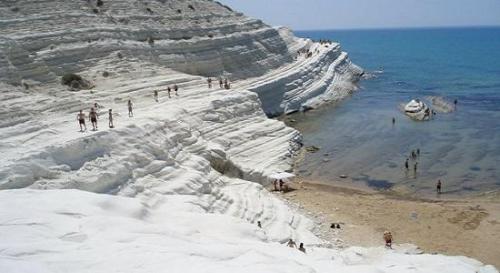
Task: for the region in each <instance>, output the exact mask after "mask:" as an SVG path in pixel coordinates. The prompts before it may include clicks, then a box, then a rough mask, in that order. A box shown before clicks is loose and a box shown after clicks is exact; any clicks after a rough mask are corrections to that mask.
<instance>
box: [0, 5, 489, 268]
mask: <svg viewBox="0 0 500 273" xmlns="http://www.w3.org/2000/svg"><path fill="white" fill-rule="evenodd" d="M301 49H309V50H311V51H312V52H314V54H313V55H312V56H311V57H310V58H305V57H304V56H297V51H298V50H301ZM68 73H77V74H79V75H81V76H83V77H84V78H85V79H87V80H89V81H90V82H91V83H92V85H93V86H94V87H93V88H91V89H85V90H79V91H72V90H70V88H69V87H68V86H65V85H62V84H61V77H62V76H64V75H66V74H68ZM361 73H362V70H361V69H360V68H358V67H357V66H356V65H354V64H352V63H351V62H350V60H349V58H348V56H347V54H346V53H345V52H342V50H341V48H340V46H339V45H338V44H331V45H329V46H328V47H326V46H325V45H320V44H317V43H313V42H311V41H310V40H307V39H300V38H296V37H294V36H293V34H292V33H291V32H290V31H289V30H287V29H285V28H279V29H275V28H272V27H269V26H267V25H266V24H264V23H263V22H261V21H260V20H256V19H252V18H249V17H246V16H244V15H243V14H241V13H238V12H234V11H232V10H231V9H230V8H228V7H226V6H223V5H221V4H219V3H218V2H215V1H208V0H207V1H202V0H192V1H188V0H168V1H167V0H149V1H146V0H104V1H95V0H64V1H63V0H61V1H55V0H52V1H49V0H37V1H30V0H17V1H14V0H6V1H1V2H0V96H1V100H0V109H1V110H0V139H1V142H0V153H1V155H2V156H1V157H0V189H1V191H0V272H110V271H113V272H163V271H167V272H305V271H307V272H332V271H336V272H454V273H455V272H482V273H487V272H498V271H497V270H496V269H495V268H493V267H492V266H487V265H483V264H481V263H480V262H478V261H475V260H472V259H469V258H465V257H447V256H442V255H427V254H421V255H417V254H412V253H414V252H413V251H412V248H411V247H404V246H401V247H398V248H396V250H386V249H383V248H371V249H365V248H357V247H351V248H348V249H344V250H342V249H338V248H336V247H335V245H332V244H330V243H329V242H325V241H323V240H321V239H319V238H318V237H316V236H315V235H314V226H315V225H316V224H317V223H315V222H314V221H312V220H310V219H308V218H307V217H304V216H302V215H300V214H299V213H297V212H296V211H294V210H293V209H291V208H290V207H289V206H288V205H287V204H286V203H284V202H283V201H282V200H281V199H279V198H278V197H276V195H275V194H272V193H270V192H269V191H268V190H266V189H265V188H264V186H265V185H266V178H267V177H268V175H269V174H271V173H273V172H275V171H286V170H290V168H291V160H292V156H293V154H294V152H295V151H296V150H297V149H298V148H299V146H300V134H299V133H298V132H297V131H295V130H294V129H291V128H289V127H287V126H285V125H284V124H283V123H282V122H280V121H277V120H273V119H269V118H268V116H272V115H277V114H280V113H289V112H293V111H297V110H301V109H303V108H307V107H315V106H317V105H319V104H322V103H324V102H328V101H335V100H339V99H342V98H344V97H345V96H346V95H347V94H349V93H350V92H352V91H353V90H354V87H355V82H356V81H357V80H358V78H359V76H360V74H361ZM220 75H222V76H223V77H227V78H229V79H230V80H231V82H232V86H231V87H232V88H231V89H230V90H226V89H221V88H219V86H218V83H217V82H215V81H214V87H213V88H211V89H209V88H208V87H207V82H206V80H207V78H206V77H208V76H211V77H218V76H220ZM214 80H215V79H214ZM174 84H176V85H178V86H179V96H176V95H175V94H174V93H173V92H172V98H168V96H167V94H166V92H165V91H164V90H165V89H166V88H167V86H173V85H174ZM154 90H162V91H161V92H160V100H159V102H155V101H154V99H153V91H154ZM129 99H131V100H132V102H133V104H134V117H131V118H129V117H128V116H127V101H128V100H129ZM94 103H98V104H99V105H101V106H102V108H100V109H99V114H100V116H99V130H98V131H95V132H94V131H87V132H84V133H81V132H78V130H79V128H78V125H77V121H76V114H77V112H78V111H79V110H80V109H84V110H85V112H88V109H89V108H90V107H91V106H93V105H94ZM110 108H112V109H113V111H114V123H115V128H113V129H108V128H107V110H108V109H110ZM87 127H89V128H90V124H88V122H87ZM257 221H261V223H262V228H258V227H257V226H256V222H257ZM289 238H294V239H295V240H296V241H298V242H304V243H305V244H306V247H307V248H308V253H307V254H303V253H301V252H298V251H297V250H295V249H291V248H288V247H285V246H284V245H282V244H281V243H284V242H285V241H287V240H288V239H289Z"/></svg>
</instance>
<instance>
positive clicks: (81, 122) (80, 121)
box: [76, 110, 87, 132]
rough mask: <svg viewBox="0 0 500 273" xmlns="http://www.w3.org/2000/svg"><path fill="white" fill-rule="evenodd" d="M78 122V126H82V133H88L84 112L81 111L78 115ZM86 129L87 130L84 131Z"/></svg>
mask: <svg viewBox="0 0 500 273" xmlns="http://www.w3.org/2000/svg"><path fill="white" fill-rule="evenodd" d="M76 120H78V124H79V125H80V132H83V131H87V125H85V114H84V113H83V110H80V113H78V115H76ZM83 128H85V130H83Z"/></svg>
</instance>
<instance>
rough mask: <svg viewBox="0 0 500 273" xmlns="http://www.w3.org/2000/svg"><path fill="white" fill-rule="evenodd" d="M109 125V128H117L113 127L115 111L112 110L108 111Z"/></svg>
mask: <svg viewBox="0 0 500 273" xmlns="http://www.w3.org/2000/svg"><path fill="white" fill-rule="evenodd" d="M108 120H109V121H108V125H109V128H114V127H115V126H114V125H113V110H112V109H109V110H108Z"/></svg>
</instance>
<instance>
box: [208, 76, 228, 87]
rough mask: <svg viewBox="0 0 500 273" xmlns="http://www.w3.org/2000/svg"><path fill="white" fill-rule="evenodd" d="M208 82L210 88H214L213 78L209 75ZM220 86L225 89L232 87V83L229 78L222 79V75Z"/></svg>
mask: <svg viewBox="0 0 500 273" xmlns="http://www.w3.org/2000/svg"><path fill="white" fill-rule="evenodd" d="M207 83H208V88H212V78H210V77H208V79H207ZM219 87H220V88H223V89H231V84H230V83H229V80H228V79H227V78H224V79H222V77H219Z"/></svg>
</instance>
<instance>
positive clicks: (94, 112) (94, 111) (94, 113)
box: [76, 100, 134, 132]
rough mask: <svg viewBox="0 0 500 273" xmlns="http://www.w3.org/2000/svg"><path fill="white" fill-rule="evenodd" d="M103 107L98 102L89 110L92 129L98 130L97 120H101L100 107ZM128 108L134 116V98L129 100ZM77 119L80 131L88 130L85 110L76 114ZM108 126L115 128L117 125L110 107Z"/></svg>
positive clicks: (131, 115)
mask: <svg viewBox="0 0 500 273" xmlns="http://www.w3.org/2000/svg"><path fill="white" fill-rule="evenodd" d="M100 108H102V106H101V105H99V104H98V103H97V102H96V103H94V107H91V108H90V111H89V122H90V123H92V131H97V129H98V127H97V121H98V120H99V112H98V111H99V109H100ZM127 108H128V116H129V117H133V116H134V113H133V104H132V100H128V102H127ZM76 120H77V121H78V125H79V126H80V132H84V131H87V124H86V123H85V120H86V116H85V113H84V112H83V110H80V112H78V114H77V115H76ZM108 126H109V128H114V127H115V125H114V124H113V109H108Z"/></svg>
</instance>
